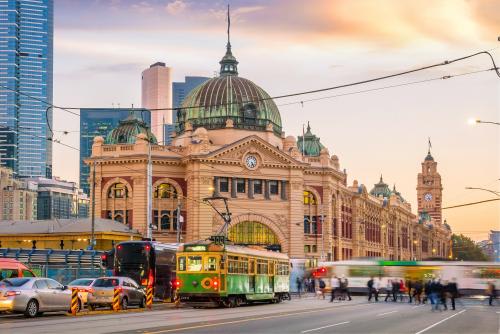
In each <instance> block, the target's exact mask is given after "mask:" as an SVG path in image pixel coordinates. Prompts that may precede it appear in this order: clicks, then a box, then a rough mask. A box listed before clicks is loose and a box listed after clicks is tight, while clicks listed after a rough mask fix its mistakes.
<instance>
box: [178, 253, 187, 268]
mask: <svg viewBox="0 0 500 334" xmlns="http://www.w3.org/2000/svg"><path fill="white" fill-rule="evenodd" d="M177 267H178V269H177V270H179V271H186V257H185V256H181V257H179V263H178V265H177Z"/></svg>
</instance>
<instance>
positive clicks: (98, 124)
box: [80, 108, 151, 195]
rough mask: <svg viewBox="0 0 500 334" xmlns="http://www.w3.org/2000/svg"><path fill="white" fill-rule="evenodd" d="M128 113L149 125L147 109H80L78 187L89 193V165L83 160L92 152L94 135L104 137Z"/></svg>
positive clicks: (149, 115)
mask: <svg viewBox="0 0 500 334" xmlns="http://www.w3.org/2000/svg"><path fill="white" fill-rule="evenodd" d="M130 114H133V115H134V117H136V118H138V119H141V120H143V121H144V122H145V123H146V124H147V125H148V126H151V114H150V112H149V110H147V109H130V108H128V109H126V108H85V109H80V188H82V189H83V191H84V192H85V193H86V194H87V195H90V188H89V183H88V178H89V175H90V169H89V166H88V165H86V164H85V163H84V162H83V160H84V159H85V158H88V157H90V156H91V154H92V143H93V140H94V137H96V136H102V137H104V138H105V137H106V136H107V135H108V133H109V132H110V131H111V130H113V129H114V128H116V127H117V126H118V123H119V122H120V121H123V120H124V119H126V118H127V117H128V116H129V115H130Z"/></svg>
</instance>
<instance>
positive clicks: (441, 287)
mask: <svg viewBox="0 0 500 334" xmlns="http://www.w3.org/2000/svg"><path fill="white" fill-rule="evenodd" d="M438 287H439V301H440V302H441V304H442V305H443V308H444V310H445V311H447V310H448V305H447V304H446V297H447V293H446V282H444V283H441V280H439V281H438Z"/></svg>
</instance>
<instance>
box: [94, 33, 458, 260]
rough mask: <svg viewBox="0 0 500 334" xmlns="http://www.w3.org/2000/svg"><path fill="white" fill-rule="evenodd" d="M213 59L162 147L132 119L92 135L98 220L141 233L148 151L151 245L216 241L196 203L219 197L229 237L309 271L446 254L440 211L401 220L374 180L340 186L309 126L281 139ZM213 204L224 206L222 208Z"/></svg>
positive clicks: (241, 85)
mask: <svg viewBox="0 0 500 334" xmlns="http://www.w3.org/2000/svg"><path fill="white" fill-rule="evenodd" d="M220 64H221V71H220V76H219V77H216V78H213V79H211V80H208V81H207V82H205V83H204V84H202V85H200V86H199V87H197V88H195V89H194V90H193V91H192V92H191V93H190V94H189V95H188V96H187V97H186V99H185V101H184V103H183V105H182V108H181V109H179V110H178V111H177V116H178V124H177V125H176V126H177V132H176V134H175V135H174V137H173V140H172V145H171V146H163V145H157V144H155V143H156V140H155V139H154V136H152V134H151V133H150V131H149V130H148V129H147V128H146V127H145V124H143V123H142V122H140V121H139V120H134V119H132V118H130V119H128V120H126V121H124V122H122V124H121V125H120V126H119V127H118V128H117V129H115V130H113V132H112V133H110V134H109V135H108V136H107V138H102V137H96V138H94V144H93V147H92V156H91V157H89V158H88V159H87V163H88V164H89V165H90V171H91V173H90V174H91V179H90V184H92V182H93V180H92V174H93V172H94V171H95V208H96V215H97V216H100V217H101V218H111V219H115V220H118V221H120V222H123V223H124V224H127V225H129V227H131V228H133V229H136V230H138V231H140V232H141V233H142V234H143V235H144V236H145V235H146V230H147V226H146V221H147V197H148V194H147V191H148V189H147V178H146V175H147V163H148V152H150V153H151V161H152V189H151V192H152V213H151V214H152V220H153V238H154V239H156V240H158V241H164V242H176V240H178V237H179V236H180V241H181V242H188V241H195V240H200V239H206V238H208V237H210V236H211V235H214V234H216V233H217V232H218V231H219V230H220V229H221V227H222V226H223V220H222V219H221V217H220V216H219V215H218V214H217V213H216V212H215V211H214V210H213V209H212V208H211V207H210V206H209V205H208V204H207V203H206V202H204V201H203V199H204V198H206V197H211V196H224V197H227V198H228V199H229V209H230V212H231V217H232V223H231V226H230V227H229V231H228V236H229V239H230V240H231V241H233V242H235V243H238V244H245V245H253V246H262V247H267V248H269V249H280V250H281V251H282V252H285V253H287V254H288V255H289V256H290V257H291V258H294V259H303V260H306V261H310V262H311V263H310V264H314V262H315V261H318V260H325V261H326V260H344V259H350V258H354V257H366V256H370V257H383V258H386V259H395V260H397V259H401V260H410V259H424V258H431V257H440V258H447V257H448V256H449V255H450V244H449V243H450V236H451V231H450V229H449V226H447V225H446V224H444V223H443V222H442V221H441V219H440V215H439V216H438V215H436V214H435V211H432V215H433V217H430V215H429V214H428V213H427V212H425V210H423V209H422V211H421V214H419V215H418V216H417V215H416V214H414V213H412V211H411V207H410V204H409V203H408V202H406V201H405V200H404V199H403V197H402V196H401V194H399V193H398V192H397V191H396V189H393V190H390V189H389V187H388V186H387V185H386V184H385V183H384V182H383V180H382V177H381V179H380V182H379V183H377V184H376V185H375V187H374V188H373V189H372V190H371V191H369V190H368V189H367V188H366V187H365V186H364V185H363V184H360V183H359V182H358V181H356V180H354V181H350V182H348V177H347V174H346V172H345V171H344V170H342V169H341V167H340V163H339V159H338V157H337V156H336V155H330V152H329V151H328V149H327V148H325V147H324V146H323V145H322V144H321V142H320V140H319V138H317V137H316V136H315V135H314V134H313V133H312V131H311V129H310V127H309V126H308V129H307V132H306V133H305V135H304V136H299V137H298V138H297V139H296V138H294V137H292V136H285V134H284V132H283V131H282V128H281V117H280V114H279V111H278V108H277V107H276V105H275V104H274V102H273V100H272V99H271V98H270V97H269V95H267V93H266V92H265V91H263V90H262V89H261V88H260V87H258V86H257V85H255V84H254V83H253V82H251V81H249V80H247V79H244V78H241V77H239V76H238V71H237V64H238V62H237V61H236V59H235V58H234V56H233V55H232V53H231V46H230V44H229V43H228V47H227V52H226V55H225V56H224V58H223V59H222V60H221V62H220ZM435 181H436V182H437V180H435ZM439 182H440V178H439ZM439 187H440V191H441V190H442V187H441V185H440V184H439ZM422 189H423V188H422ZM435 189H437V188H435ZM435 189H434V190H433V191H436V190H435ZM422 194H423V193H422ZM439 197H441V194H440V193H439ZM419 203H420V202H419ZM216 205H217V208H218V209H219V210H221V211H224V207H223V205H222V203H218V204H216ZM439 210H440V208H439ZM434 217H439V219H435V218H434Z"/></svg>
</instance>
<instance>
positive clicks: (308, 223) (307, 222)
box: [304, 216, 311, 234]
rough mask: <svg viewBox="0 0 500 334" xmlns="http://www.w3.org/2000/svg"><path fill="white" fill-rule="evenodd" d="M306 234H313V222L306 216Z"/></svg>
mask: <svg viewBox="0 0 500 334" xmlns="http://www.w3.org/2000/svg"><path fill="white" fill-rule="evenodd" d="M304 234H311V222H310V219H309V216H304Z"/></svg>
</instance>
